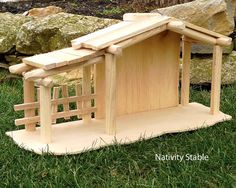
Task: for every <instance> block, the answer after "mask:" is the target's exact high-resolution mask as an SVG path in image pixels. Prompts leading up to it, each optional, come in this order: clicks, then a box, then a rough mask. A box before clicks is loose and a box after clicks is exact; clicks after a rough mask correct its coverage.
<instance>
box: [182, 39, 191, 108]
mask: <svg viewBox="0 0 236 188" xmlns="http://www.w3.org/2000/svg"><path fill="white" fill-rule="evenodd" d="M182 45H183V48H182V53H183V67H182V81H181V104H182V105H183V106H186V105H188V104H189V90H190V61H191V43H190V42H189V41H187V40H186V38H185V37H184V38H183V43H182Z"/></svg>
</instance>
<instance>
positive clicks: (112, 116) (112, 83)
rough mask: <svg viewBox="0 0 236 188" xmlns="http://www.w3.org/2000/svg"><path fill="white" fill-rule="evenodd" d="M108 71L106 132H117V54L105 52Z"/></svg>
mask: <svg viewBox="0 0 236 188" xmlns="http://www.w3.org/2000/svg"><path fill="white" fill-rule="evenodd" d="M105 73H106V97H105V100H106V115H105V118H106V120H105V122H106V123H105V124H106V133H107V134H110V135H112V134H115V133H116V56H115V55H113V54H109V53H107V54H105Z"/></svg>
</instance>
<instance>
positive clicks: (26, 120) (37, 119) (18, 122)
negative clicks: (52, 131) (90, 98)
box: [15, 107, 97, 126]
mask: <svg viewBox="0 0 236 188" xmlns="http://www.w3.org/2000/svg"><path fill="white" fill-rule="evenodd" d="M96 111H97V108H96V107H91V108H86V109H83V110H78V109H76V110H70V111H68V112H57V113H55V114H52V119H59V118H64V117H65V116H66V117H68V116H70V117H71V116H77V115H84V114H88V113H92V112H96ZM37 122H40V117H39V116H34V117H25V118H21V119H16V120H15V125H16V126H19V125H24V124H31V123H37Z"/></svg>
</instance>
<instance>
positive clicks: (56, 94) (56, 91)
mask: <svg viewBox="0 0 236 188" xmlns="http://www.w3.org/2000/svg"><path fill="white" fill-rule="evenodd" d="M52 98H53V100H56V99H58V98H59V87H54V88H53V94H52ZM55 103H56V102H55ZM57 111H58V104H57V103H56V104H52V113H53V114H55V113H57ZM56 122H57V119H55V118H54V119H53V120H52V123H53V124H55V123H56Z"/></svg>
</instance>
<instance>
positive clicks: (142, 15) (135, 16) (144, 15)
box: [123, 13, 162, 21]
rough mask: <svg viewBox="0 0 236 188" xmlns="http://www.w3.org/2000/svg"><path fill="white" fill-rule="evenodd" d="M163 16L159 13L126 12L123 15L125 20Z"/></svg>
mask: <svg viewBox="0 0 236 188" xmlns="http://www.w3.org/2000/svg"><path fill="white" fill-rule="evenodd" d="M159 16H162V15H161V14H159V13H126V14H124V15H123V20H124V21H141V20H146V19H150V18H153V17H159Z"/></svg>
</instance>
